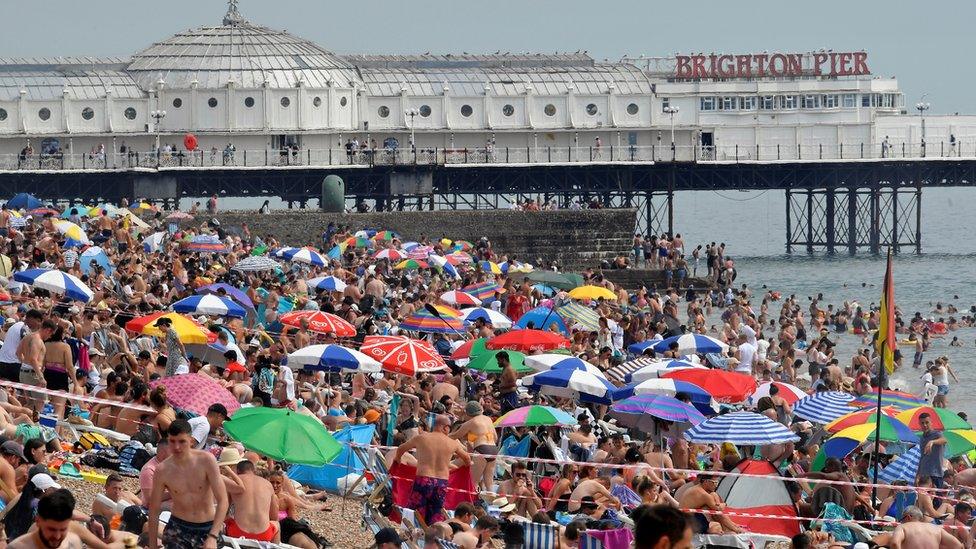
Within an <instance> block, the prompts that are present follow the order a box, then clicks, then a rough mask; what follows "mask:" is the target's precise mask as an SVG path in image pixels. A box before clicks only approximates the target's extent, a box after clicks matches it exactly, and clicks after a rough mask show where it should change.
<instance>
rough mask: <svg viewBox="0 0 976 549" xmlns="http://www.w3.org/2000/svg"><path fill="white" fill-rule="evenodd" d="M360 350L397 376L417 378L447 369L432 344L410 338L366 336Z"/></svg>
mask: <svg viewBox="0 0 976 549" xmlns="http://www.w3.org/2000/svg"><path fill="white" fill-rule="evenodd" d="M359 350H360V351H362V353H363V354H365V355H367V356H370V357H372V358H373V359H375V360H377V361H379V362H380V364H382V365H383V370H385V371H387V372H393V373H395V374H403V375H408V376H416V375H417V373H422V372H432V371H437V370H443V369H445V368H447V363H445V362H444V359H443V358H442V357H441V356H440V355H439V354H438V353H437V350H436V349H434V347H433V346H432V345H431V344H430V343H428V342H426V341H420V340H418V339H411V338H409V337H402V336H366V338H365V339H364V340H363V344H362V346H361V347H360V348H359Z"/></svg>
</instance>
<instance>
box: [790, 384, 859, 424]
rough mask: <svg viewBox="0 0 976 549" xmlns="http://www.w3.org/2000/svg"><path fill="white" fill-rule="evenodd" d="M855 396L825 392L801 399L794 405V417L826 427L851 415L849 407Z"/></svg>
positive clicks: (840, 392) (838, 392)
mask: <svg viewBox="0 0 976 549" xmlns="http://www.w3.org/2000/svg"><path fill="white" fill-rule="evenodd" d="M852 400H854V396H853V395H851V394H849V393H845V392H843V391H824V392H821V393H816V394H813V395H810V396H808V397H805V398H801V399H800V400H799V401H797V403H796V404H794V405H793V415H795V416H796V417H799V418H803V419H806V420H809V421H812V422H814V423H819V424H821V425H826V424H828V423H830V422H831V421H833V420H835V419H837V418H839V417H841V416H846V415H847V414H849V413H851V407H850V406H848V403H849V402H850V401H852Z"/></svg>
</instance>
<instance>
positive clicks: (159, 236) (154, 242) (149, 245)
mask: <svg viewBox="0 0 976 549" xmlns="http://www.w3.org/2000/svg"><path fill="white" fill-rule="evenodd" d="M165 239H166V233H165V232H163V231H159V232H155V233H153V234H151V235H149V236H147V237H146V238H143V239H142V249H143V251H145V252H146V253H147V254H151V253H156V252H158V251H159V249H160V248H161V247H162V246H163V240H165Z"/></svg>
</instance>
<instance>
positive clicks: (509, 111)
mask: <svg viewBox="0 0 976 549" xmlns="http://www.w3.org/2000/svg"><path fill="white" fill-rule="evenodd" d="M502 114H504V115H505V116H512V115H513V114H515V107H513V106H512V105H505V106H504V107H502Z"/></svg>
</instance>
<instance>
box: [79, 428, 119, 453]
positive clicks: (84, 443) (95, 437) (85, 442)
mask: <svg viewBox="0 0 976 549" xmlns="http://www.w3.org/2000/svg"><path fill="white" fill-rule="evenodd" d="M78 445H80V446H81V447H82V449H84V450H85V451H88V450H92V449H101V448H110V447H111V446H112V444H111V443H110V442H109V441H108V439H107V438H105V437H104V436H103V435H100V434H98V433H92V432H88V433H83V434H82V435H81V436H80V437H78Z"/></svg>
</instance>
